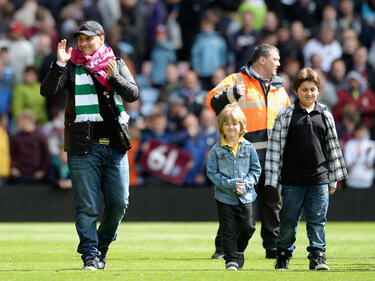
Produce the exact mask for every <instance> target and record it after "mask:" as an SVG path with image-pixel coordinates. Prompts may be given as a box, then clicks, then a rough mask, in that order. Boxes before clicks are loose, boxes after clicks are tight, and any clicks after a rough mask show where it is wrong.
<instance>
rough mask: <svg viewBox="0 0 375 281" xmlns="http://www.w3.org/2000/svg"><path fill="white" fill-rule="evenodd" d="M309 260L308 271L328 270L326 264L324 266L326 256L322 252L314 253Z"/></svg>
mask: <svg viewBox="0 0 375 281" xmlns="http://www.w3.org/2000/svg"><path fill="white" fill-rule="evenodd" d="M309 259H310V265H309V268H310V270H329V266H328V264H326V255H325V253H324V252H322V251H316V252H314V253H313V255H312V256H310V257H309Z"/></svg>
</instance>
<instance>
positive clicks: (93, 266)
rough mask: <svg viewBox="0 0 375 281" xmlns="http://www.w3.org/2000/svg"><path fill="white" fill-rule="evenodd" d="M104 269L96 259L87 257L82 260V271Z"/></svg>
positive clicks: (101, 263)
mask: <svg viewBox="0 0 375 281" xmlns="http://www.w3.org/2000/svg"><path fill="white" fill-rule="evenodd" d="M98 269H104V265H103V262H101V261H99V258H98V257H93V256H89V257H86V258H85V259H84V260H83V267H82V270H92V271H95V270H98Z"/></svg>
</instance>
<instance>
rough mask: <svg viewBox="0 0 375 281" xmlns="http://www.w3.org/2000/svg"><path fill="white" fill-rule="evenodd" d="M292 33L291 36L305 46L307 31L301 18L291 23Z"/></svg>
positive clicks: (301, 45)
mask: <svg viewBox="0 0 375 281" xmlns="http://www.w3.org/2000/svg"><path fill="white" fill-rule="evenodd" d="M290 33H291V36H292V37H293V38H294V39H295V40H297V42H298V43H299V45H300V47H301V48H303V47H304V46H305V44H306V42H307V37H308V36H307V33H308V32H307V31H306V30H305V27H304V26H303V23H302V22H301V21H299V20H295V21H293V22H292V23H291V24H290Z"/></svg>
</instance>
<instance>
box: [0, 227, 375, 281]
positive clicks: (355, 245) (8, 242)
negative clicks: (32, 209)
mask: <svg viewBox="0 0 375 281" xmlns="http://www.w3.org/2000/svg"><path fill="white" fill-rule="evenodd" d="M257 228H258V229H257V231H256V232H255V234H254V236H253V238H252V239H251V240H250V244H249V246H248V248H247V250H246V253H245V258H246V261H245V267H244V269H243V270H242V271H238V272H226V271H225V270H224V261H223V260H212V259H210V257H211V255H212V253H213V251H214V242H213V240H214V237H215V233H216V230H217V223H214V222H207V223H162V222H155V223H128V222H124V223H122V224H121V225H120V228H119V231H118V239H117V241H115V242H113V244H112V245H111V248H110V250H109V252H108V258H107V268H106V269H105V270H104V271H96V272H86V271H81V270H80V269H81V267H82V262H81V260H80V256H79V255H78V254H77V253H76V247H77V244H78V236H77V234H76V232H75V226H74V223H0V280H1V281H3V280H4V281H11V280H22V281H24V280H38V281H39V280H64V281H66V280H78V281H80V280H110V281H114V280H158V281H159V280H173V281H175V280H183V281H187V280H215V281H216V280H231V281H232V280H249V281H250V280H277V281H283V280H296V281H302V280H319V281H324V280H330V281H331V280H334V281H336V280H338V281H341V280H345V281H346V280H366V281H369V280H375V222H374V223H338V222H328V223H327V226H326V240H327V252H326V253H327V263H328V265H329V266H330V269H331V270H330V271H328V272H321V271H320V272H317V271H309V270H308V260H307V258H306V257H307V252H306V247H307V243H308V241H307V237H306V231H305V224H304V223H301V224H300V226H299V228H298V237H297V243H296V245H297V249H296V251H295V253H294V257H293V259H292V260H291V261H290V265H289V270H288V271H281V272H280V271H275V270H274V269H273V265H274V260H267V259H265V258H264V254H265V252H264V249H263V248H262V246H261V239H260V235H259V230H260V223H257Z"/></svg>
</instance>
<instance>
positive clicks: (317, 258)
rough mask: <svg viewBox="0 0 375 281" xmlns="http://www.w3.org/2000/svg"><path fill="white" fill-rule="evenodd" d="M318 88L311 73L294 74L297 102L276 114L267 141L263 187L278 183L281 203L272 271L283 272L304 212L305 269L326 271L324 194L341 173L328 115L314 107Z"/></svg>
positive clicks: (343, 171)
mask: <svg viewBox="0 0 375 281" xmlns="http://www.w3.org/2000/svg"><path fill="white" fill-rule="evenodd" d="M319 88H320V81H319V77H318V74H317V72H315V71H314V70H313V69H311V68H303V69H302V70H300V71H299V72H298V73H297V74H296V77H295V79H294V81H293V91H294V92H295V93H296V95H297V100H296V101H295V102H294V104H292V105H291V106H289V107H287V108H285V109H282V110H281V111H280V112H279V114H278V115H277V117H276V119H275V124H274V127H273V129H272V132H271V136H270V139H269V142H268V147H267V155H266V164H265V174H266V186H272V187H274V188H276V187H277V185H278V184H281V185H282V193H281V195H282V201H283V205H282V208H281V211H280V232H279V236H278V237H277V239H276V247H277V261H276V263H275V269H288V264H289V259H290V258H291V257H292V255H293V251H294V249H295V241H296V234H297V226H298V222H299V220H300V217H301V212H302V208H304V209H305V216H306V229H307V237H308V239H309V242H310V245H309V247H307V251H308V252H309V255H308V258H309V259H310V266H309V268H310V269H311V270H329V267H328V265H327V264H326V262H325V261H326V256H325V250H326V241H325V229H324V227H325V223H326V215H327V210H328V203H329V195H330V194H332V193H333V192H334V191H335V189H336V184H337V181H340V180H343V179H345V178H346V176H347V173H346V168H345V163H344V158H343V156H342V153H341V150H340V145H339V142H338V138H337V135H336V129H335V122H334V120H333V117H332V114H331V113H330V112H329V111H328V109H327V107H326V106H325V105H323V104H320V103H318V102H316V100H317V97H318V94H319Z"/></svg>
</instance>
